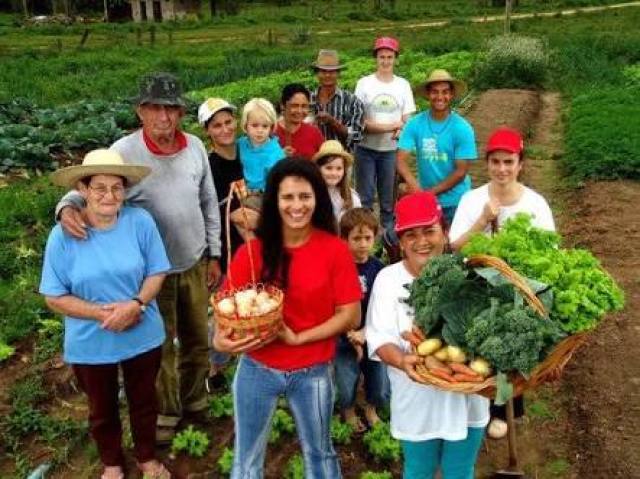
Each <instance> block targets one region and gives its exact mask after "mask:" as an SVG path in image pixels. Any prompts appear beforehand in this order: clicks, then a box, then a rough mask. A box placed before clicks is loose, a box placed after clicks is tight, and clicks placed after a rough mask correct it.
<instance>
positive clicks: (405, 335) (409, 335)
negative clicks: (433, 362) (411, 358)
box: [401, 331, 422, 348]
mask: <svg viewBox="0 0 640 479" xmlns="http://www.w3.org/2000/svg"><path fill="white" fill-rule="evenodd" d="M401 336H402V339H404V340H405V341H409V343H410V344H411V346H413V347H414V348H417V347H418V345H419V344H420V343H421V342H422V341H420V338H419V337H418V336H416V334H415V333H414V332H413V331H403V332H402V334H401Z"/></svg>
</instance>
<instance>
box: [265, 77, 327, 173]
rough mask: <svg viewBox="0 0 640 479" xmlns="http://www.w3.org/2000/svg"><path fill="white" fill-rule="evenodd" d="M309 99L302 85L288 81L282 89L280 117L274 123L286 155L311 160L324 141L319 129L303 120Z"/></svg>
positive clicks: (309, 96) (307, 109)
mask: <svg viewBox="0 0 640 479" xmlns="http://www.w3.org/2000/svg"><path fill="white" fill-rule="evenodd" d="M310 101H311V94H310V93H309V90H307V89H306V87H305V86H304V85H301V84H299V83H290V84H288V85H286V86H285V87H284V88H283V89H282V96H281V98H280V109H281V112H282V118H281V119H280V121H278V123H277V124H276V130H275V133H276V135H278V141H279V142H280V146H281V147H282V148H284V151H285V152H286V153H287V156H301V157H303V158H305V159H307V160H311V157H312V156H313V155H315V154H316V153H317V152H318V150H319V149H320V145H322V143H323V142H324V136H323V135H322V132H321V131H320V129H319V128H318V127H317V126H315V125H313V124H311V123H305V121H304V119H305V118H306V117H307V115H308V114H309V102H310Z"/></svg>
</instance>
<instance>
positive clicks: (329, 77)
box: [316, 70, 340, 89]
mask: <svg viewBox="0 0 640 479" xmlns="http://www.w3.org/2000/svg"><path fill="white" fill-rule="evenodd" d="M339 75H340V70H316V76H317V77H318V84H319V85H320V86H321V87H322V88H329V89H332V88H335V87H336V86H337V85H338V76H339Z"/></svg>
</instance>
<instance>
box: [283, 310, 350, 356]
mask: <svg viewBox="0 0 640 479" xmlns="http://www.w3.org/2000/svg"><path fill="white" fill-rule="evenodd" d="M359 324H360V301H356V302H353V303H348V304H343V305H340V306H337V307H336V311H335V314H334V315H333V316H331V318H329V319H328V320H327V321H325V322H324V323H322V324H319V325H318V326H314V327H313V328H309V329H305V330H304V331H300V332H298V333H295V332H293V331H292V330H291V329H290V328H289V327H287V326H286V325H285V326H284V327H283V329H282V332H281V334H280V338H281V339H282V340H283V341H284V342H285V343H287V344H290V345H292V346H297V345H300V344H306V343H311V342H314V341H321V340H323V339H327V338H331V337H334V336H337V335H339V334H341V333H345V332H347V331H349V330H351V329H354V328H357V327H358V325H359Z"/></svg>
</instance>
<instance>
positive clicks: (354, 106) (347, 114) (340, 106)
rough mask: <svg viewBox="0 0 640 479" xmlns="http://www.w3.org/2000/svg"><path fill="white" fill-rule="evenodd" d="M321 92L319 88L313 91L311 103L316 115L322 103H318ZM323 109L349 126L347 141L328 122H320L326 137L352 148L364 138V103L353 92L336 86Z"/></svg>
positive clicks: (321, 129) (319, 124)
mask: <svg viewBox="0 0 640 479" xmlns="http://www.w3.org/2000/svg"><path fill="white" fill-rule="evenodd" d="M319 94H320V89H319V88H318V90H316V91H314V92H311V104H312V105H313V113H314V114H315V115H317V114H318V112H319V111H320V104H319V103H318V96H319ZM323 111H326V112H327V113H329V115H331V116H332V117H334V118H335V119H336V120H338V121H339V122H340V123H342V124H343V125H345V126H346V127H347V139H346V142H345V141H342V139H341V138H340V137H339V136H338V134H337V133H336V132H335V131H334V130H333V128H331V127H330V126H329V125H328V124H321V123H318V128H320V131H322V134H323V135H324V137H325V139H327V140H339V141H341V142H342V143H343V144H344V146H345V147H346V148H348V149H350V150H352V149H353V147H354V145H355V143H358V142H359V141H360V140H361V139H362V131H363V130H364V121H363V115H364V104H363V103H362V101H360V99H358V97H356V96H355V95H354V94H353V93H350V92H348V91H346V90H343V89H341V88H336V92H335V93H334V95H333V96H332V97H331V99H330V100H329V101H328V102H327V104H326V105H325V106H324V108H323Z"/></svg>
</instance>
